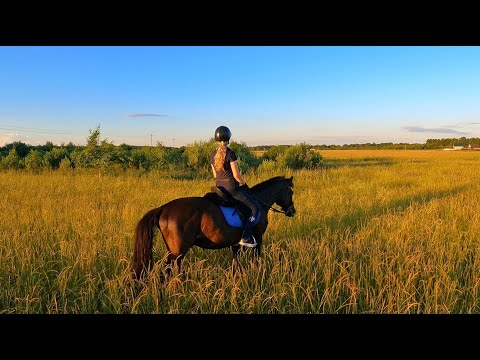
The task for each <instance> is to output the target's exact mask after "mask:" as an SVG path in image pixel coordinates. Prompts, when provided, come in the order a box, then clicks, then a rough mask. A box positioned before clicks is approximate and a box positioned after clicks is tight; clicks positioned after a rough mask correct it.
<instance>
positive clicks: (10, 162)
mask: <svg viewBox="0 0 480 360" xmlns="http://www.w3.org/2000/svg"><path fill="white" fill-rule="evenodd" d="M0 165H1V168H2V169H20V168H22V167H23V166H22V165H23V164H22V161H21V159H20V156H19V155H18V154H17V150H16V149H15V148H12V149H10V151H9V152H8V155H7V156H5V157H4V158H3V159H2V163H1V164H0Z"/></svg>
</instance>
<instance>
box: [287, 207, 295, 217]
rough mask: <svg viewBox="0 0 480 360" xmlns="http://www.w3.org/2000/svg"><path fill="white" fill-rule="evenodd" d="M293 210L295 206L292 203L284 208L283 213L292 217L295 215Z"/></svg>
mask: <svg viewBox="0 0 480 360" xmlns="http://www.w3.org/2000/svg"><path fill="white" fill-rule="evenodd" d="M295 212H296V211H295V207H294V206H293V204H292V205H290V207H289V208H288V209H287V210H285V215H286V216H288V217H292V216H293V215H295Z"/></svg>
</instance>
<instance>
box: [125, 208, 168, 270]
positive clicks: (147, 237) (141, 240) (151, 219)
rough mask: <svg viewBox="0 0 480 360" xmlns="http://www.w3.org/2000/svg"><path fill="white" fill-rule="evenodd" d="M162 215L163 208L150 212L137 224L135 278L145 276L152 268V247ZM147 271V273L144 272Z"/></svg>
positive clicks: (134, 248)
mask: <svg viewBox="0 0 480 360" xmlns="http://www.w3.org/2000/svg"><path fill="white" fill-rule="evenodd" d="M161 214H162V207H158V208H155V209H152V210H150V211H148V212H147V213H146V214H145V215H143V217H142V218H141V219H140V221H139V222H138V224H137V227H136V229H135V235H134V241H135V242H134V244H133V264H132V267H133V269H132V270H133V272H134V274H133V275H134V277H135V278H137V279H138V278H140V277H143V276H144V275H145V271H148V270H149V269H150V268H151V267H152V265H153V264H152V247H153V236H154V229H155V226H156V227H157V228H159V225H158V221H159V219H160V215H161ZM144 270H145V271H144Z"/></svg>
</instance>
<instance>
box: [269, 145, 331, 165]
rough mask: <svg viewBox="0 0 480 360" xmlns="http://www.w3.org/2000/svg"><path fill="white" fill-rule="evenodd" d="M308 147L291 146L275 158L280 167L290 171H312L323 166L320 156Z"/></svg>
mask: <svg viewBox="0 0 480 360" xmlns="http://www.w3.org/2000/svg"><path fill="white" fill-rule="evenodd" d="M310 147H311V146H310V145H307V144H305V143H301V144H297V145H293V146H291V147H289V148H288V149H286V150H285V151H284V152H283V153H282V154H280V155H279V156H278V158H277V160H278V163H279V165H280V166H284V167H286V168H290V169H302V168H307V169H314V168H317V167H320V166H322V165H323V159H322V157H321V155H319V154H318V153H316V152H315V151H313V150H310Z"/></svg>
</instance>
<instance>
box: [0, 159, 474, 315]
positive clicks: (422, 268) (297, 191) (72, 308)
mask: <svg viewBox="0 0 480 360" xmlns="http://www.w3.org/2000/svg"><path fill="white" fill-rule="evenodd" d="M320 154H321V155H322V156H323V159H324V162H325V165H326V167H325V168H323V169H321V170H300V171H290V170H287V171H284V170H278V171H275V172H273V171H265V172H260V173H253V172H250V173H246V174H245V177H246V179H247V182H248V183H249V184H250V185H254V184H256V183H258V182H260V181H263V180H266V179H268V178H270V177H273V176H277V175H286V176H290V175H293V176H294V184H295V185H294V200H295V207H296V210H297V214H296V215H295V217H294V218H287V217H285V216H284V215H281V214H274V213H272V212H271V213H270V214H269V220H270V224H269V226H268V228H267V231H266V233H265V237H264V247H263V253H262V256H261V257H260V259H258V260H257V261H252V256H251V255H252V254H251V251H250V250H247V251H245V252H244V253H243V254H242V256H241V258H240V261H239V263H240V264H239V265H240V266H237V267H234V266H232V253H231V251H230V250H229V249H223V250H204V249H200V248H193V249H192V250H191V251H190V252H188V253H187V256H186V258H185V260H184V262H183V264H182V270H183V271H182V272H181V273H175V274H174V276H173V277H172V278H171V279H170V280H169V281H168V282H166V283H161V282H160V281H159V275H160V272H161V271H163V265H164V260H165V254H166V249H165V246H164V244H163V240H162V239H161V236H160V234H158V233H157V236H156V240H155V246H154V257H155V259H156V260H157V261H158V262H157V264H156V266H155V268H154V270H153V271H152V272H151V273H150V275H149V277H148V278H146V279H145V280H144V281H142V282H138V283H135V282H133V281H132V280H131V278H130V272H129V270H130V260H131V256H132V249H133V238H132V237H133V232H134V229H135V225H136V223H137V222H138V221H139V220H140V218H141V217H142V215H143V214H144V213H145V212H147V211H148V210H149V209H151V208H154V207H158V206H160V205H162V204H163V203H166V202H168V201H170V200H172V199H174V198H177V197H182V196H203V195H204V194H205V193H206V192H207V191H209V189H210V187H211V185H213V179H212V180H175V179H170V178H167V177H166V176H164V175H162V174H159V173H156V172H150V173H147V174H142V175H140V174H134V173H126V174H123V175H117V176H112V175H102V174H99V173H86V172H77V171H75V172H72V173H62V172H59V171H52V172H44V173H40V174H33V173H27V172H16V171H7V172H1V173H0V183H1V184H2V185H1V187H0V213H1V214H2V220H1V221H0V313H44V314H50V313H81V314H93V313H162V314H170V313H182V314H190V313H194V314H198V313H208V314H213V313H215V314H216V313H221V314H226V313H262V314H264V313H278V314H285V313H288V314H290V313H302V314H323V313H326V314H340V313H480V289H479V287H480V252H479V250H478V249H479V246H480V195H479V194H480V178H479V174H480V153H479V152H468V151H442V150H429V151H427V150H418V151H416V150H324V151H320Z"/></svg>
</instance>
